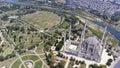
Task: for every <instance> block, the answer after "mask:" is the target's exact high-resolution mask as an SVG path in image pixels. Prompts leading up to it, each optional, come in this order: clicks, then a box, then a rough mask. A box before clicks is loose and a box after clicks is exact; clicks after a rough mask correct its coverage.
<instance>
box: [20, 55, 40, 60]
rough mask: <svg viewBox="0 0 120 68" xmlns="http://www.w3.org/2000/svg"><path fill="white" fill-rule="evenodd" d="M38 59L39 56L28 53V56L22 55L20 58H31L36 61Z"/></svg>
mask: <svg viewBox="0 0 120 68" xmlns="http://www.w3.org/2000/svg"><path fill="white" fill-rule="evenodd" d="M38 59H39V58H38V57H37V56H36V55H29V56H24V57H22V60H33V61H36V60H38Z"/></svg>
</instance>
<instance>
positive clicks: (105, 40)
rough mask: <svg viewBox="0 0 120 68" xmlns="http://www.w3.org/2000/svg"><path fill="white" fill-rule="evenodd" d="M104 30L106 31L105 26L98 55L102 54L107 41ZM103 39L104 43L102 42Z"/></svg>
mask: <svg viewBox="0 0 120 68" xmlns="http://www.w3.org/2000/svg"><path fill="white" fill-rule="evenodd" d="M106 32H107V26H106V27H105V31H104V33H103V37H102V40H101V42H100V46H102V45H103V46H102V50H101V52H100V57H101V55H102V52H103V49H104V47H105V46H106V42H107V36H106V38H105V35H106ZM103 41H104V43H103Z"/></svg>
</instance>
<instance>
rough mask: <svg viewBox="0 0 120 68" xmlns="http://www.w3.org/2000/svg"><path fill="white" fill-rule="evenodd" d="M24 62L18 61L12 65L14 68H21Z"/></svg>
mask: <svg viewBox="0 0 120 68" xmlns="http://www.w3.org/2000/svg"><path fill="white" fill-rule="evenodd" d="M21 63H22V62H21V61H20V60H19V59H18V60H17V61H16V62H15V63H14V64H13V65H12V68H19V65H20V64H21Z"/></svg>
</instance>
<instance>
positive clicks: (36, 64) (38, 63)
mask: <svg viewBox="0 0 120 68" xmlns="http://www.w3.org/2000/svg"><path fill="white" fill-rule="evenodd" d="M34 68H42V62H41V61H37V62H36V63H35V67H34Z"/></svg>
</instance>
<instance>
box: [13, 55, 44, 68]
mask: <svg viewBox="0 0 120 68" xmlns="http://www.w3.org/2000/svg"><path fill="white" fill-rule="evenodd" d="M22 60H23V61H26V60H32V61H33V62H34V63H35V67H34V68H41V67H42V62H41V61H40V60H39V58H38V57H37V56H36V55H26V56H23V57H22ZM35 61H36V62H35ZM21 63H22V62H21V61H20V60H19V59H17V60H16V61H15V62H14V63H13V65H12V68H19V66H20V65H21ZM25 65H26V64H25ZM26 66H27V65H26ZM21 68H24V66H23V65H21Z"/></svg>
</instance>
